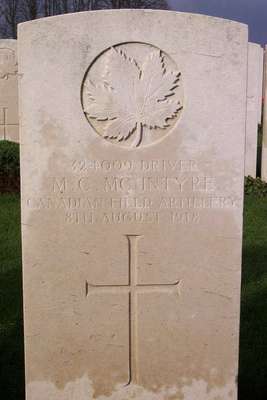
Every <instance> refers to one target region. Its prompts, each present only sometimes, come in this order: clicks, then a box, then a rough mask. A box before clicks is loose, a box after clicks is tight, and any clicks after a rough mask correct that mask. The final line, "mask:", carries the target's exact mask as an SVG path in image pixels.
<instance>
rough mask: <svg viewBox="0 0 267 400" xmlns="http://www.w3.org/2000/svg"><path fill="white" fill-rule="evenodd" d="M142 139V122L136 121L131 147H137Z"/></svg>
mask: <svg viewBox="0 0 267 400" xmlns="http://www.w3.org/2000/svg"><path fill="white" fill-rule="evenodd" d="M142 139H143V124H142V122H138V124H137V126H136V138H135V140H134V141H133V147H138V146H139V145H140V143H141V142H142Z"/></svg>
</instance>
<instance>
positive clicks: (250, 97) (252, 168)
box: [245, 43, 263, 178]
mask: <svg viewBox="0 0 267 400" xmlns="http://www.w3.org/2000/svg"><path fill="white" fill-rule="evenodd" d="M262 81H263V49H262V47H261V46H260V45H258V44H256V43H249V46H248V88H247V124H246V156H245V160H246V162H245V175H246V176H248V175H250V176H252V177H253V178H255V177H256V167H257V145H258V124H259V123H261V113H262Z"/></svg>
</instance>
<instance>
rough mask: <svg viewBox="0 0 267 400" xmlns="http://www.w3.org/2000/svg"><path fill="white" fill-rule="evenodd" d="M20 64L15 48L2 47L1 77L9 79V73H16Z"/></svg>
mask: <svg viewBox="0 0 267 400" xmlns="http://www.w3.org/2000/svg"><path fill="white" fill-rule="evenodd" d="M17 72H18V65H17V61H16V56H15V52H14V50H11V49H8V48H0V79H8V76H9V75H16V74H17Z"/></svg>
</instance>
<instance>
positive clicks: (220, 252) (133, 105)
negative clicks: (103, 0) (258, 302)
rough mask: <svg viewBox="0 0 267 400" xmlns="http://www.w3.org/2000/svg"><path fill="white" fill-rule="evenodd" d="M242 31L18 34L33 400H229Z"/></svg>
mask: <svg viewBox="0 0 267 400" xmlns="http://www.w3.org/2000/svg"><path fill="white" fill-rule="evenodd" d="M247 48H248V33H247V27H246V26H245V25H243V24H239V23H235V22H231V21H228V20H222V19H217V18H212V17H206V16H199V15H193V14H183V13H175V12H164V11H158V12H157V11H145V10H142V11H140V10H139V11H133V10H123V11H105V12H89V13H80V14H73V15H66V16H59V17H53V18H48V19H43V20H38V21H34V22H29V23H25V24H22V25H21V26H20V28H19V55H20V56H19V66H20V76H21V82H20V104H21V126H22V130H21V135H22V136H21V137H22V141H23V147H22V158H21V170H22V234H23V268H24V308H25V320H24V321H25V340H26V343H25V349H26V386H27V400H48V399H49V400H67V399H68V400H69V399H72V400H92V399H95V400H96V399H97V400H130V399H132V400H146V399H147V400H148V399H149V400H174V399H175V400H178V399H181V400H182V399H183V400H207V399H217V400H236V396H237V394H236V391H237V390H236V380H237V370H238V338H239V303H240V270H241V268H240V266H241V241H242V211H243V206H242V204H243V179H244V149H245V120H246V83H247Z"/></svg>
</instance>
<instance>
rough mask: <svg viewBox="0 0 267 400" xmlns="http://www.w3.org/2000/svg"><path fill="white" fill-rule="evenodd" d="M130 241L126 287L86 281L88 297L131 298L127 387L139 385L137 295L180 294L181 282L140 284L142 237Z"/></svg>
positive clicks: (133, 236) (135, 237)
mask: <svg viewBox="0 0 267 400" xmlns="http://www.w3.org/2000/svg"><path fill="white" fill-rule="evenodd" d="M126 237H127V240H128V255H129V258H128V259H129V272H128V283H127V284H125V285H119V284H118V285H110V284H107V285H96V284H91V283H88V281H86V283H85V292H86V296H89V295H90V294H92V293H94V291H99V290H100V291H102V292H103V293H107V292H109V293H114V294H116V293H118V292H120V293H121V292H122V293H125V294H128V296H129V380H128V382H127V385H130V384H133V383H135V384H138V383H139V374H138V319H137V294H138V293H152V292H163V291H164V292H165V291H166V292H167V293H169V292H170V291H173V290H177V293H178V294H179V291H178V290H179V284H180V282H181V281H176V282H174V283H138V272H137V271H138V241H139V240H140V239H141V238H142V236H141V235H126Z"/></svg>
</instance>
